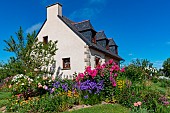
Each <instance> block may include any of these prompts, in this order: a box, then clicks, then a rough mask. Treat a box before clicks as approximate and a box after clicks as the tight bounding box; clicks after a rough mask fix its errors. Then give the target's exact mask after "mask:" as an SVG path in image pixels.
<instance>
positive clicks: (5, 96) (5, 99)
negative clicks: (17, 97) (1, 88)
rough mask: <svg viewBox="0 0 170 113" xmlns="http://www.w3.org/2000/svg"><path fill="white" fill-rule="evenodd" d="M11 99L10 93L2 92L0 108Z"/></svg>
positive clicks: (0, 93) (0, 94)
mask: <svg viewBox="0 0 170 113" xmlns="http://www.w3.org/2000/svg"><path fill="white" fill-rule="evenodd" d="M10 97H11V93H10V92H0V108H1V107H3V106H5V105H6V104H7V103H8V98H10Z"/></svg>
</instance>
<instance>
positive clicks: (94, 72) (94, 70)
mask: <svg viewBox="0 0 170 113" xmlns="http://www.w3.org/2000/svg"><path fill="white" fill-rule="evenodd" d="M97 73H98V71H97V70H96V69H93V70H91V74H90V75H91V77H92V78H94V77H95V76H96V75H97Z"/></svg>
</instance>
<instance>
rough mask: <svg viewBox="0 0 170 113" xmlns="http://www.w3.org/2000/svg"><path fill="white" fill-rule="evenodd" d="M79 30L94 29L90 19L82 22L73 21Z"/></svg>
mask: <svg viewBox="0 0 170 113" xmlns="http://www.w3.org/2000/svg"><path fill="white" fill-rule="evenodd" d="M72 24H73V25H74V26H75V27H76V28H77V30H78V31H85V30H89V29H90V30H94V28H93V26H92V25H91V23H90V20H85V21H82V22H77V23H72Z"/></svg>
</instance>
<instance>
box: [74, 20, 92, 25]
mask: <svg viewBox="0 0 170 113" xmlns="http://www.w3.org/2000/svg"><path fill="white" fill-rule="evenodd" d="M87 21H90V20H83V21H81V22H74V24H79V23H83V22H87Z"/></svg>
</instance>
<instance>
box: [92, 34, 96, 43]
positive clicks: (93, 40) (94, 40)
mask: <svg viewBox="0 0 170 113" xmlns="http://www.w3.org/2000/svg"><path fill="white" fill-rule="evenodd" d="M92 42H93V43H95V44H96V36H94V37H93V38H92Z"/></svg>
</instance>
